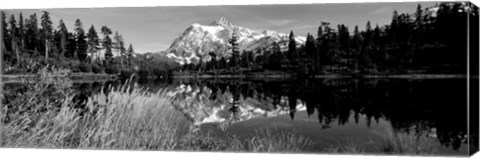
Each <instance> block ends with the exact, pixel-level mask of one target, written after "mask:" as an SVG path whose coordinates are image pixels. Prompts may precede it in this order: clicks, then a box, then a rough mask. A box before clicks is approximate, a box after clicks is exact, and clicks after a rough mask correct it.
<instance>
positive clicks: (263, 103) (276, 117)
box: [87, 78, 478, 152]
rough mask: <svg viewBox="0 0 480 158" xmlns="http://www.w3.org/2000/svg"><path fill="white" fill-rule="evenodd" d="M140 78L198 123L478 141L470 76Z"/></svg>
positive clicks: (455, 144)
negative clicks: (470, 126)
mask: <svg viewBox="0 0 480 158" xmlns="http://www.w3.org/2000/svg"><path fill="white" fill-rule="evenodd" d="M138 83H139V84H140V85H142V86H145V87H148V88H149V89H151V90H153V91H157V90H158V89H166V90H167V92H168V93H167V94H168V95H169V96H172V97H174V98H175V101H174V103H175V104H174V106H175V108H176V109H177V110H178V111H180V112H182V113H183V114H184V116H185V117H186V118H187V119H188V120H189V121H190V122H191V123H192V125H193V126H195V128H193V130H207V131H212V130H213V131H215V130H219V129H220V130H219V131H217V132H220V133H222V131H224V133H223V134H228V133H233V134H240V135H242V134H243V135H248V133H249V132H251V131H248V130H255V129H256V128H257V127H265V126H269V125H270V124H272V122H275V123H276V124H277V126H281V125H285V127H287V126H288V128H292V130H295V131H297V132H299V133H301V134H306V135H307V136H310V137H314V138H317V137H318V138H319V139H320V137H325V138H326V137H330V136H329V135H330V134H329V132H330V133H332V131H337V133H336V134H337V135H338V133H341V132H342V130H352V129H353V130H357V131H349V132H346V131H343V132H344V134H342V135H341V137H340V136H339V138H344V137H347V138H349V137H350V136H351V137H352V139H355V138H353V136H354V135H355V137H367V136H365V135H362V132H363V133H371V132H372V131H373V129H376V128H379V127H380V125H381V126H382V127H388V128H391V130H393V132H396V133H398V132H400V133H411V132H412V131H413V132H416V133H422V132H423V133H426V134H425V135H424V136H426V137H431V138H432V139H435V140H436V141H438V142H439V144H440V145H441V146H442V148H445V149H448V150H450V151H451V152H459V150H460V151H463V152H465V150H466V149H465V148H466V143H467V140H468V139H470V141H471V142H476V143H472V144H478V139H476V137H478V136H477V135H475V134H477V133H478V131H477V132H476V133H474V132H472V133H471V134H473V135H472V137H470V138H468V135H467V117H466V116H467V103H466V96H467V95H466V93H467V92H466V81H465V79H424V80H422V79H412V80H409V79H351V78H348V79H308V80H268V81H267V80H235V79H174V80H170V81H157V82H138ZM95 87H97V86H95ZM87 91H88V90H87ZM287 118H288V119H287ZM312 120H315V121H312ZM372 126H374V127H372ZM377 126H378V127H377ZM218 127H220V128H218ZM329 130H330V131H329ZM477 130H478V129H477ZM225 131H227V133H225ZM332 138H335V137H332ZM477 148H478V147H477Z"/></svg>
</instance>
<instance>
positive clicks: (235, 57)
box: [228, 32, 240, 68]
mask: <svg viewBox="0 0 480 158" xmlns="http://www.w3.org/2000/svg"><path fill="white" fill-rule="evenodd" d="M228 43H229V44H230V47H229V48H230V49H231V50H232V57H231V58H230V61H229V63H230V67H233V68H235V67H237V66H238V63H239V61H240V51H239V49H238V43H237V35H236V33H235V32H234V33H232V38H230V40H228Z"/></svg>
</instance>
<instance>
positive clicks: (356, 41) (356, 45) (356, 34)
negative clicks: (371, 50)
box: [352, 25, 362, 72]
mask: <svg viewBox="0 0 480 158" xmlns="http://www.w3.org/2000/svg"><path fill="white" fill-rule="evenodd" d="M361 40H362V39H361V36H360V31H359V30H358V26H357V25H355V29H354V31H353V38H352V48H353V49H354V53H355V54H354V55H353V56H354V61H355V64H354V71H355V72H357V71H358V64H359V63H358V60H360V43H361Z"/></svg>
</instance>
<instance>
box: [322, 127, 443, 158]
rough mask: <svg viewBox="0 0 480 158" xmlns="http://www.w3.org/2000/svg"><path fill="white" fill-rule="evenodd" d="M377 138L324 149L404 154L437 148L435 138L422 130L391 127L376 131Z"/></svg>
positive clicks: (414, 153)
mask: <svg viewBox="0 0 480 158" xmlns="http://www.w3.org/2000/svg"><path fill="white" fill-rule="evenodd" d="M376 135H377V136H378V137H379V139H378V140H375V141H374V140H373V139H372V140H371V141H368V142H363V143H354V142H347V143H345V144H339V145H337V146H330V147H329V148H327V149H326V151H328V152H331V153H349V154H361V153H371V154H373V153H383V154H404V155H435V154H438V152H439V151H438V150H437V149H436V148H435V144H436V142H435V140H432V139H430V138H428V137H427V136H426V135H425V133H422V132H418V133H415V132H410V133H400V132H394V131H393V130H391V129H386V130H384V131H382V132H376Z"/></svg>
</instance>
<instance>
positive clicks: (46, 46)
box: [45, 40, 49, 62]
mask: <svg viewBox="0 0 480 158" xmlns="http://www.w3.org/2000/svg"><path fill="white" fill-rule="evenodd" d="M48 49H49V48H48V40H45V62H47V61H48V51H49V50H48Z"/></svg>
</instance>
